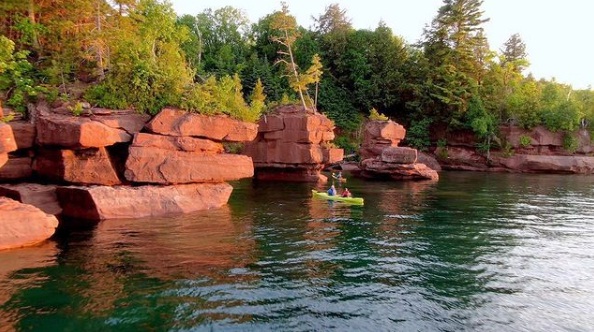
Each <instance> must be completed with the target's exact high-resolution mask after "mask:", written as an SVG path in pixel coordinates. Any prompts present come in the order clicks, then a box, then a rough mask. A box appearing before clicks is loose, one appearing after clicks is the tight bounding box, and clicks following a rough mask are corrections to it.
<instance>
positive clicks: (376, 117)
mask: <svg viewBox="0 0 594 332" xmlns="http://www.w3.org/2000/svg"><path fill="white" fill-rule="evenodd" d="M369 120H371V121H388V117H387V116H385V115H383V114H381V113H379V112H378V111H377V110H376V109H375V108H372V109H371V110H370V111H369Z"/></svg>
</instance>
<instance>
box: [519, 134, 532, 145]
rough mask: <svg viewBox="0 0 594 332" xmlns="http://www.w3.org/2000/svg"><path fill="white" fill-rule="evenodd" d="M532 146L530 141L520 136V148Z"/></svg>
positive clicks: (526, 137) (528, 138)
mask: <svg viewBox="0 0 594 332" xmlns="http://www.w3.org/2000/svg"><path fill="white" fill-rule="evenodd" d="M531 144H532V139H531V138H530V137H528V136H526V135H522V136H520V146H521V147H523V148H526V147H529V146H530V145H531Z"/></svg>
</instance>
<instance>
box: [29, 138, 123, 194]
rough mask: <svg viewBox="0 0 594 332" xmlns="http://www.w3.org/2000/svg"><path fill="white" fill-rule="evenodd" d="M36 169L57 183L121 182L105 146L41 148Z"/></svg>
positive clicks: (109, 183)
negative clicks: (72, 148)
mask: <svg viewBox="0 0 594 332" xmlns="http://www.w3.org/2000/svg"><path fill="white" fill-rule="evenodd" d="M33 169H34V170H35V171H36V172H37V174H39V175H40V176H42V177H45V178H47V179H48V180H51V181H56V182H63V181H66V182H69V183H74V184H101V185H106V186H112V185H116V184H120V183H121V181H120V179H119V178H118V175H117V174H116V171H115V169H114V167H113V165H112V163H111V160H110V158H109V155H108V153H107V151H106V149H105V148H104V147H102V148H89V149H77V150H62V149H59V150H57V149H41V150H40V151H39V152H38V154H37V157H36V158H35V161H34V162H33Z"/></svg>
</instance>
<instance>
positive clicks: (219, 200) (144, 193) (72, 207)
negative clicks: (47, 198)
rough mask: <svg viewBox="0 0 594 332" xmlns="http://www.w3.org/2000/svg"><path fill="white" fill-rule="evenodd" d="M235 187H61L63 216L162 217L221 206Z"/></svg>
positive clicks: (60, 196)
mask: <svg viewBox="0 0 594 332" xmlns="http://www.w3.org/2000/svg"><path fill="white" fill-rule="evenodd" d="M232 190H233V188H232V187H231V185H229V184H228V183H216V184H209V183H202V184H187V185H176V186H140V187H126V186H119V187H105V186H96V187H61V188H58V189H57V196H58V199H59V201H60V202H61V204H62V207H63V215H64V216H66V217H71V218H78V219H85V220H104V219H124V218H142V217H158V216H168V215H176V214H183V213H189V212H193V211H199V210H207V209H213V208H217V207H220V206H222V205H224V204H226V203H227V201H228V200H229V196H230V195H231V191H232Z"/></svg>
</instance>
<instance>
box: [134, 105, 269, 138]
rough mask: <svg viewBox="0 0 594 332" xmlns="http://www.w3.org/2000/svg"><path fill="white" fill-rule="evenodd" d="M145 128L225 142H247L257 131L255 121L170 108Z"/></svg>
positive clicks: (156, 131)
mask: <svg viewBox="0 0 594 332" xmlns="http://www.w3.org/2000/svg"><path fill="white" fill-rule="evenodd" d="M146 128H147V129H148V130H149V131H150V132H152V133H155V134H161V135H167V136H192V137H201V138H207V139H212V140H215V141H225V142H249V141H251V140H253V139H254V138H255V137H256V134H257V133H258V125H257V124H255V123H249V122H244V121H239V120H235V119H232V118H230V117H228V116H206V115H201V114H196V113H189V112H186V111H182V110H177V109H171V108H165V109H163V110H162V111H161V112H159V114H157V115H156V116H155V117H154V118H153V119H152V120H151V121H150V122H149V123H148V124H147V125H146Z"/></svg>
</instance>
